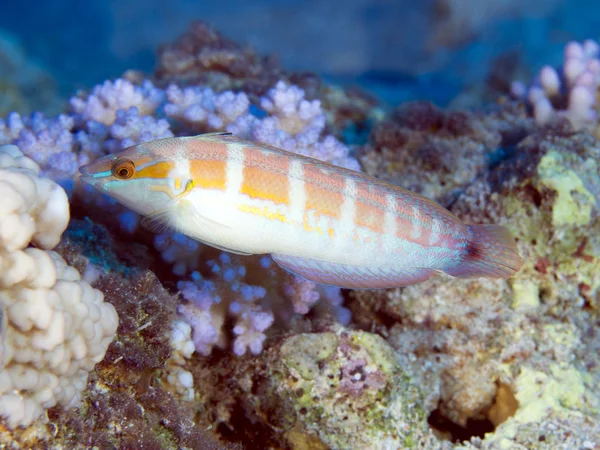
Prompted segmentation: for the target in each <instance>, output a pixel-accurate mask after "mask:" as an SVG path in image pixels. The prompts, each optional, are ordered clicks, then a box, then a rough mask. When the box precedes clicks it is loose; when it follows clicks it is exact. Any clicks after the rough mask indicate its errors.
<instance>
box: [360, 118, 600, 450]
mask: <svg viewBox="0 0 600 450" xmlns="http://www.w3.org/2000/svg"><path fill="white" fill-rule="evenodd" d="M514 123H518V121H514ZM599 163H600V146H599V145H598V143H597V142H596V141H595V140H594V139H593V138H592V137H591V136H589V135H587V134H585V133H574V132H573V131H572V129H571V128H570V127H568V126H566V127H565V126H563V127H560V126H559V127H551V128H546V129H540V130H537V131H536V132H533V133H531V134H530V135H529V136H527V137H526V138H525V139H522V140H521V141H520V142H519V143H518V144H517V146H516V149H515V152H514V154H513V156H512V157H511V158H509V159H507V160H505V161H503V162H501V163H500V164H499V165H498V166H497V167H496V168H495V170H493V171H488V172H487V173H486V174H485V175H484V176H482V177H479V179H477V180H476V181H475V182H473V183H471V184H470V185H469V186H468V187H467V188H466V189H465V192H464V194H463V195H461V196H459V197H458V198H457V199H456V201H455V202H453V204H452V206H451V209H452V211H453V212H454V213H456V214H457V215H458V216H459V217H460V218H461V219H462V220H464V221H465V222H467V223H487V222H494V223H498V224H503V225H506V226H508V227H510V229H511V230H512V232H513V233H514V235H515V237H516V238H517V240H518V243H519V250H520V253H521V255H522V256H523V257H524V259H525V261H527V262H526V264H525V266H524V268H523V269H522V270H521V271H520V272H519V273H518V274H517V275H515V276H514V277H513V278H511V279H510V280H507V281H490V280H473V281H459V280H456V279H449V278H448V279H443V278H441V279H437V280H431V281H429V282H426V283H423V284H421V285H416V286H410V287H407V288H404V289H398V290H391V291H388V292H385V293H378V294H374V293H367V292H353V293H351V297H353V299H354V301H353V302H352V303H351V305H350V307H351V309H352V311H353V312H354V313H355V315H354V316H355V317H357V318H358V317H361V318H363V320H364V326H369V327H373V326H381V327H384V326H386V325H387V324H390V323H394V322H395V323H396V324H395V325H393V326H392V327H391V329H387V328H388V327H386V329H387V331H386V333H389V338H388V341H389V342H390V343H391V344H392V346H394V348H395V349H397V353H398V355H399V356H400V358H401V360H402V361H405V362H406V364H407V365H412V367H414V369H415V370H419V371H422V373H423V378H422V381H423V383H425V385H426V386H428V388H426V390H427V391H428V392H430V393H431V394H430V397H429V398H428V399H427V402H428V404H429V405H430V406H429V409H430V410H434V409H435V414H434V415H433V417H432V419H434V420H433V423H436V424H438V425H440V424H441V425H442V427H443V428H445V429H446V430H452V433H453V435H454V436H455V438H457V437H459V438H461V439H462V438H463V437H464V436H469V433H470V434H471V435H477V434H479V435H480V436H481V437H483V433H484V432H486V431H492V430H494V428H495V429H496V432H495V433H494V434H492V435H490V437H489V438H486V439H483V440H482V441H481V444H480V448H496V445H509V446H510V445H517V444H519V445H522V446H525V447H527V446H528V444H530V443H531V438H532V436H531V433H532V428H531V423H532V422H538V423H539V422H541V423H546V424H550V423H551V424H553V426H555V427H556V429H557V430H561V431H560V432H564V433H567V432H568V429H569V428H570V427H571V426H576V427H577V430H578V431H577V436H573V437H571V438H569V439H570V442H571V446H569V445H567V447H568V448H584V444H583V443H585V442H588V445H589V443H590V442H591V443H594V442H596V439H597V436H598V416H599V410H598V405H599V404H600V403H599V402H600V393H599V392H598V390H597V388H596V387H594V381H593V380H594V379H597V377H598V376H599V373H598V369H599V367H600V360H598V353H597V351H596V350H595V349H597V347H598V343H599V341H598V339H599V338H600V336H599V335H598V329H597V321H598V317H599V313H600V311H599V310H598V300H597V299H598V283H599V278H598V261H599V260H600V247H598V244H599V242H598V240H597V236H599V235H600V229H599V228H598V227H599V226H600V222H599V219H598V206H599V205H598V204H597V200H596V199H597V198H598V189H599V188H600V185H599V184H598V179H597V177H596V176H595V175H594V174H595V173H597V167H598V164H599ZM451 176H453V175H451ZM378 297H379V299H378ZM378 323H379V325H375V324H378ZM424 368H425V369H424ZM567 379H568V380H570V381H566V380H567ZM563 383H566V384H568V385H569V386H570V388H569V389H568V390H567V391H565V392H561V391H560V389H555V388H554V387H552V386H555V387H557V386H559V385H561V384H563ZM567 397H568V398H567ZM500 403H503V404H504V407H503V408H504V412H501V413H499V411H501V410H502V409H501V408H500ZM511 405H512V406H511ZM580 414H584V415H585V416H586V417H587V418H588V420H587V421H581V420H580ZM444 421H449V422H450V424H449V423H447V422H446V423H444ZM571 423H577V425H571ZM547 426H551V425H547ZM538 437H539V438H540V440H539V441H538V443H536V445H538V446H541V447H542V448H551V447H552V446H551V445H550V444H547V443H546V444H541V442H545V440H548V437H547V436H544V433H543V432H541V431H540V432H539V435H538ZM502 442H504V443H503V444H501V443H502ZM548 445H549V447H546V446H548ZM478 448H479V447H478ZM536 448H537V447H536ZM591 448H593V447H591Z"/></svg>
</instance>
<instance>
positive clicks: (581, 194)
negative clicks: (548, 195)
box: [537, 150, 596, 226]
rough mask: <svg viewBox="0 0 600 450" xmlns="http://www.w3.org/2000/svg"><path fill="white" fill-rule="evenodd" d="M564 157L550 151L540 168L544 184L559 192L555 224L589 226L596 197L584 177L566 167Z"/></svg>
mask: <svg viewBox="0 0 600 450" xmlns="http://www.w3.org/2000/svg"><path fill="white" fill-rule="evenodd" d="M563 159H564V158H563V156H562V155H561V154H560V153H558V152H557V151H554V150H553V151H550V152H548V153H547V154H546V155H545V156H544V157H543V158H542V160H541V161H540V163H539V165H538V168H537V170H538V175H539V176H540V178H541V181H542V184H543V185H544V186H546V187H547V188H549V189H552V190H553V191H555V192H556V193H557V198H556V202H555V203H554V207H553V209H552V223H553V224H554V225H555V226H562V225H586V224H587V223H588V222H589V221H590V218H591V213H592V208H593V207H594V205H595V204H596V199H595V198H594V196H593V195H592V194H591V193H590V192H589V191H588V190H587V189H586V188H585V186H584V185H583V182H582V181H581V178H579V177H578V176H577V174H576V173H575V172H574V171H572V170H570V169H567V168H566V167H565V165H564V160H563Z"/></svg>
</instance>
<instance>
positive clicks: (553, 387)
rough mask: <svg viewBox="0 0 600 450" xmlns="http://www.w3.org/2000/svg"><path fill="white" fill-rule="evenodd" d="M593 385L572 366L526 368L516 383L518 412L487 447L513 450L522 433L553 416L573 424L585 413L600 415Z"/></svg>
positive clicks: (522, 370)
mask: <svg viewBox="0 0 600 450" xmlns="http://www.w3.org/2000/svg"><path fill="white" fill-rule="evenodd" d="M592 385H593V379H592V376H591V375H590V374H588V373H585V372H581V371H580V370H578V369H577V368H576V367H574V366H572V365H568V364H559V363H553V364H551V365H550V367H549V368H548V370H546V371H541V370H537V369H535V368H532V367H523V368H522V369H521V371H520V374H519V376H518V377H517V379H516V382H515V388H516V394H515V395H516V398H517V401H518V402H519V408H518V409H517V412H516V413H515V415H514V416H513V417H511V418H510V419H509V420H507V421H506V422H505V423H503V424H502V425H500V426H499V427H498V428H497V429H496V431H495V432H494V434H492V435H488V438H487V439H486V441H487V444H488V446H489V444H491V443H494V444H496V446H497V448H507V449H508V448H514V447H513V446H514V437H515V436H516V434H517V433H518V432H519V431H520V430H523V429H527V427H529V425H534V427H535V424H539V423H542V422H544V421H545V420H548V417H550V416H553V417H562V418H563V420H570V419H569V418H573V417H583V416H584V415H585V414H586V413H590V414H592V415H596V414H598V412H599V407H600V405H599V404H598V402H597V400H598V399H597V397H595V396H590V395H589V391H590V386H592ZM493 448H496V447H493ZM544 448H546V447H544Z"/></svg>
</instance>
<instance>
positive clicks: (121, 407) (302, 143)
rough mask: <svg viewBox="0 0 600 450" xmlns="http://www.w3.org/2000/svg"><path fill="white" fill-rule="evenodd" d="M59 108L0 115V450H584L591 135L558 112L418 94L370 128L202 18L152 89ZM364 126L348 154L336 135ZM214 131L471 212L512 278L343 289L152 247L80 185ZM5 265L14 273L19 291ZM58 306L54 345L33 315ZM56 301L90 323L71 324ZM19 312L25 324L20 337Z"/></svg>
mask: <svg viewBox="0 0 600 450" xmlns="http://www.w3.org/2000/svg"><path fill="white" fill-rule="evenodd" d="M581 48H582V49H584V47H581ZM584 53H585V52H584ZM588 53H589V52H588ZM586 54H587V53H586ZM590 55H591V53H590ZM575 56H576V55H575ZM580 56H581V55H580ZM588 56H589V55H588ZM591 58H592V59H594V58H595V57H594V56H592V57H591ZM584 59H585V58H584ZM588 60H589V58H588ZM588 60H586V61H587V62H585V64H588V62H589V61H588ZM579 62H582V60H581V58H580V61H579ZM587 69H589V70H593V69H594V65H593V64H591V67H588V68H587ZM587 69H586V70H587ZM544 83H546V85H547V81H544ZM588 87H589V86H588ZM586 92H587V91H586ZM588 93H589V92H588ZM560 95H562V96H565V95H568V94H567V93H566V92H561V94H560ZM564 104H566V103H563V105H564ZM588 106H590V105H588ZM553 107H555V108H559V107H561V106H560V105H558V104H556V105H555V106H553ZM70 108H71V109H70V110H69V112H68V113H67V114H65V115H62V116H58V117H46V116H42V115H39V114H34V115H32V116H21V115H17V114H12V115H10V116H8V117H7V118H6V119H5V120H2V122H0V140H1V142H2V143H5V144H16V145H17V146H18V147H19V148H20V149H21V150H20V151H22V152H23V153H25V156H27V157H29V158H31V159H29V158H27V157H24V156H23V155H22V154H21V153H20V152H19V151H18V150H16V148H15V147H12V146H9V147H5V148H6V149H8V150H5V151H4V152H5V153H6V155H2V156H0V167H5V166H10V167H9V168H8V169H6V168H4V169H2V170H0V191H1V190H2V189H8V190H10V195H8V194H7V196H4V195H3V197H2V198H11V199H12V198H14V199H16V200H15V203H14V204H13V203H6V202H2V203H1V204H0V268H2V269H3V270H1V271H0V273H2V276H0V299H2V302H3V306H4V308H5V311H6V315H5V317H6V321H5V322H3V323H2V324H1V325H2V327H3V328H2V333H3V334H0V337H1V338H2V344H3V347H2V350H3V355H2V357H3V359H2V361H3V363H4V366H3V368H2V370H0V381H1V383H0V385H1V386H0V389H2V392H6V393H7V395H13V394H11V393H8V391H9V390H11V391H14V389H19V390H21V392H20V395H21V398H22V399H25V400H23V402H24V403H23V405H24V406H23V407H22V408H21V409H20V410H19V409H18V408H14V407H13V406H14V404H15V403H11V402H14V398H13V397H10V398H8V399H6V400H5V399H4V397H3V395H4V394H1V393H0V413H1V414H2V415H3V416H6V417H4V421H3V422H2V425H0V442H1V443H2V445H5V446H6V447H7V448H24V447H33V448H44V447H51V446H61V445H62V446H64V447H66V448H78V447H94V446H96V447H98V448H151V449H152V448H207V449H210V448H215V449H216V448H230V447H233V448H239V445H245V446H247V447H248V448H256V447H258V448H292V449H298V450H299V449H307V448H315V449H321V448H323V449H325V448H331V449H362V448H382V449H383V448H386V449H387V448H428V449H434V450H435V449H444V450H445V449H459V448H460V449H475V448H479V449H499V448H534V449H537V448H539V449H549V448H582V449H594V448H598V445H599V443H598V436H599V435H600V429H599V419H600V392H599V390H598V382H597V381H598V379H599V378H600V358H599V356H598V355H599V354H600V328H599V326H598V324H599V320H600V278H599V275H598V274H599V273H600V267H599V264H600V229H599V228H600V216H599V214H598V208H599V207H600V205H599V204H598V199H599V198H600V183H599V181H598V176H597V174H598V170H599V165H600V145H599V144H598V141H597V140H596V138H595V137H594V132H595V128H594V127H593V126H588V125H585V126H577V124H576V123H575V122H573V121H572V120H571V119H569V120H561V117H563V116H565V117H567V118H568V114H566V115H565V114H562V113H558V112H557V113H556V114H554V113H553V114H554V115H556V119H557V120H554V119H552V120H549V121H546V122H544V123H541V122H540V121H539V120H538V117H537V115H536V116H535V117H530V115H529V111H528V110H527V108H525V107H524V105H523V103H522V102H517V101H511V100H510V99H504V100H503V101H502V102H499V103H498V104H497V105H495V106H494V107H492V108H489V109H488V110H485V111H480V112H468V113H467V112H463V111H442V110H441V109H439V108H437V107H435V106H433V105H431V104H428V103H424V102H418V103H411V104H406V105H402V106H400V107H399V108H397V109H396V110H395V111H393V112H392V113H391V114H390V115H389V116H388V117H387V118H386V119H385V120H383V121H381V122H379V123H378V122H377V119H378V118H379V117H380V116H381V114H380V112H379V111H377V109H376V108H375V107H374V105H373V103H371V102H370V101H369V100H368V99H366V98H365V97H363V96H360V95H356V94H353V93H349V92H348V91H345V90H342V89H339V88H334V87H329V86H327V85H325V84H324V83H323V82H321V81H319V80H317V79H316V78H315V77H313V76H308V75H298V74H289V73H287V72H285V71H283V70H282V69H281V68H279V67H278V66H277V65H276V64H275V63H274V62H273V60H271V59H268V58H267V59H265V58H261V57H259V56H257V55H256V54H254V53H253V52H252V51H251V50H246V49H242V48H241V47H239V46H238V45H237V44H235V43H233V42H230V41H228V40H226V39H225V38H223V37H222V36H220V35H219V34H218V33H216V32H215V31H214V30H211V29H210V28H208V27H207V26H205V25H203V24H195V25H193V26H192V28H191V30H190V32H189V33H188V34H187V35H185V36H184V37H183V38H182V39H180V40H179V41H178V42H176V43H175V44H172V45H169V46H165V47H164V48H163V49H162V50H161V52H160V55H159V68H158V70H157V73H156V74H155V77H154V78H153V79H150V78H148V77H145V76H143V75H141V74H139V73H134V72H130V73H127V74H125V75H123V77H121V78H119V79H117V80H114V81H107V82H105V83H103V84H101V85H99V86H97V87H96V88H94V89H92V91H91V92H90V93H83V92H82V93H79V94H77V96H75V97H73V99H72V100H71V102H70ZM534 109H535V108H534ZM578 111H579V112H581V111H583V110H582V109H578ZM586 111H588V112H589V108H588V109H587V110H586ZM586 114H587V113H586ZM580 117H583V116H580ZM585 117H588V118H590V117H592V116H590V115H586V116H585ZM594 120H595V119H594ZM370 121H373V128H372V130H371V133H370V137H369V140H368V142H367V143H366V144H365V145H364V146H362V147H361V148H360V149H356V148H355V146H354V145H352V144H353V143H355V142H354V141H352V139H351V138H350V137H349V136H350V135H351V134H352V133H350V132H349V131H348V130H353V131H352V132H355V131H357V130H364V129H365V128H367V127H368V125H367V123H368V122H370ZM586 124H587V122H586ZM220 129H226V130H229V131H230V132H233V133H234V134H236V135H238V136H242V137H245V138H248V139H253V140H256V141H259V142H263V143H267V144H271V145H276V146H279V147H283V148H286V149H288V150H290V151H294V152H298V153H301V154H305V155H309V156H313V157H316V158H319V159H322V160H325V161H329V162H332V163H334V164H338V165H342V166H345V167H349V168H354V169H362V170H364V171H366V172H367V173H370V174H372V175H375V176H377V177H379V178H382V179H384V180H386V181H389V182H391V183H394V184H398V185H400V186H403V187H406V188H409V189H412V190H414V191H417V192H420V193H423V194H424V195H426V196H428V197H431V198H434V199H436V200H438V201H440V202H442V203H443V204H444V205H446V206H447V207H449V208H450V209H451V210H452V211H453V212H454V213H455V214H457V215H458V216H459V217H460V218H461V219H463V220H464V221H465V222H467V223H473V224H477V223H496V224H499V225H505V226H507V227H508V228H509V229H510V230H511V231H512V232H513V234H514V235H515V237H516V239H517V240H518V246H519V251H520V253H521V255H522V256H523V258H524V260H525V265H524V267H523V269H522V270H521V271H520V272H519V273H518V274H517V275H515V276H514V277H513V278H511V279H510V280H487V279H472V280H460V279H454V278H450V277H446V276H442V277H436V278H433V279H431V280H429V281H427V282H425V283H422V284H419V285H415V286H409V287H406V288H402V289H392V290H387V291H366V290H365V291H341V290H340V289H337V288H331V287H324V286H318V285H316V284H315V283H311V282H307V281H305V280H302V279H300V278H297V277H295V276H293V275H290V274H288V273H285V272H284V271H283V270H281V269H279V268H278V267H277V266H276V265H275V264H273V263H272V261H271V259H270V258H269V257H268V256H240V255H231V254H228V253H225V252H222V251H219V250H216V249H213V248H209V247H206V246H203V245H201V244H199V243H197V242H195V241H192V240H191V239H189V238H187V237H185V236H182V235H178V234H173V233H171V232H164V233H161V234H158V235H152V234H151V233H149V232H148V231H146V230H143V229H142V228H141V227H139V226H138V224H139V217H137V216H136V215H135V214H132V213H130V212H128V211H127V210H125V209H124V208H123V207H122V206H119V205H117V204H116V203H115V202H112V201H110V200H109V199H107V198H106V197H103V196H101V195H99V194H95V193H92V192H90V191H89V190H86V189H85V188H83V187H81V186H80V185H79V183H78V182H77V180H76V168H77V166H78V165H79V164H81V163H82V162H87V161H89V160H92V159H94V158H97V157H98V156H100V155H103V154H107V153H110V152H114V151H117V150H119V149H121V148H123V147H125V146H128V145H131V144H135V143H138V142H144V141H147V140H151V139H156V138H159V137H167V136H177V135H184V134H185V135H190V134H193V133H200V132H205V131H216V130H220ZM7 155H8V156H7ZM32 159H34V160H35V162H34V161H32ZM359 161H360V163H361V165H359ZM38 164H39V168H38ZM40 170H41V172H39V171H40ZM39 173H41V174H44V175H47V176H49V177H51V178H53V179H54V180H56V181H60V182H61V183H62V184H63V185H65V186H68V187H69V189H68V193H69V194H70V202H71V203H70V205H71V209H70V211H71V216H72V218H71V221H70V225H69V227H68V228H67V230H66V232H65V233H64V234H63V236H62V238H60V235H61V233H62V232H63V231H64V229H65V226H66V225H67V221H68V211H69V210H68V209H67V197H66V194H65V192H64V191H63V190H62V189H60V188H59V187H58V186H57V185H56V184H55V183H54V182H51V181H50V180H48V179H45V178H41V177H39V176H38V174H39ZM7 192H8V191H7ZM31 192H33V193H34V194H35V195H34V194H32V193H31ZM11 208H12V209H11ZM19 208H21V209H19ZM15 211H17V212H16V213H15ZM59 239H60V244H58V246H56V248H55V249H54V251H55V252H56V253H50V252H49V251H48V250H47V249H49V248H52V247H54V246H55V245H56V244H57V242H58V241H59ZM7 242H8V243H10V245H9V244H7ZM11 246H12V247H11ZM15 253H16V254H18V255H20V256H19V258H20V259H19V260H18V261H17V260H16V259H15V257H13V256H10V255H12V254H15ZM6 255H9V256H6ZM50 255H51V256H50ZM59 255H60V256H59ZM15 261H16V263H15ZM7 264H8V265H14V264H16V265H18V264H25V266H26V267H25V266H24V267H25V268H27V269H28V270H27V271H25V272H23V273H21V275H20V276H21V278H20V279H19V280H17V281H15V280H14V279H9V278H11V277H15V276H17V275H19V271H18V270H14V269H10V270H6V269H5V266H6V265H7ZM67 264H69V265H70V266H67ZM38 266H39V267H38ZM11 267H12V266H11ZM38 269H39V275H40V276H38V277H35V276H32V275H31V274H33V273H34V272H35V273H37V272H36V271H38ZM76 272H79V273H82V275H81V278H82V279H79V276H78V275H76ZM28 273H29V275H27V274H28ZM48 274H50V275H52V276H49V275H48ZM57 277H58V279H59V281H56V279H57ZM61 277H62V279H61ZM3 280H4V281H3ZM6 280H8V282H7V281H6ZM11 280H12V281H11ZM2 283H4V284H2ZM23 283H25V284H23ZM36 283H37V284H36ZM40 283H41V284H40ZM44 283H45V284H44ZM9 284H10V286H9ZM25 285H27V286H25ZM59 285H60V286H62V287H60V288H59V287H57V286H59ZM90 285H91V286H92V287H90ZM7 286H8V287H7ZM24 286H25V287H24ZM53 286H54V287H53ZM75 286H79V288H76V287H75ZM34 288H35V293H34V292H33V291H34ZM27 289H28V291H27V292H28V294H27V295H28V297H27V296H26V297H27V298H25V297H23V296H21V297H19V295H21V294H18V295H17V293H18V292H21V291H25V290H27ZM98 291H101V292H102V293H103V294H104V299H105V301H104V302H103V303H102V302H101V301H100V300H101V297H100V294H99V293H98ZM48 292H54V294H48ZM55 294H56V295H55ZM50 295H51V296H52V302H47V303H48V304H49V305H50V306H51V307H54V308H55V309H56V311H54V313H53V315H52V317H55V316H56V317H62V318H63V319H62V320H63V323H64V324H65V325H68V326H69V327H70V328H68V334H64V335H61V334H60V333H56V332H55V331H56V330H55V329H54V328H52V327H49V326H48V324H47V322H43V320H41V319H40V316H41V315H40V314H39V312H40V311H42V309H41V306H44V304H43V299H44V298H45V296H50ZM17 300H18V301H17ZM33 301H36V302H38V303H39V304H40V305H41V306H40V309H39V310H35V309H32V308H30V306H31V305H30V304H29V303H31V302H33ZM36 304H37V303H36ZM82 305H85V306H86V307H83V306H82ZM110 305H112V306H110ZM46 306H48V305H45V306H44V307H46ZM94 306H96V307H94ZM51 309H52V308H51ZM71 309H73V311H77V313H78V314H79V313H81V314H82V315H83V316H82V317H84V319H83V320H76V319H75V318H73V317H67V316H71V315H74V313H73V314H72V313H70V312H69V311H71ZM99 311H102V314H100V313H99ZM115 311H116V313H117V314H118V316H119V325H118V328H117V329H116V333H115V330H114V328H115V327H116V315H115ZM19 314H20V315H19ZM86 314H88V315H89V316H90V317H86V316H85V315H86ZM77 317H79V316H77ZM46 319H47V317H46ZM112 319H114V320H112ZM19 320H21V321H19ZM27 320H29V321H30V322H31V323H32V324H33V325H34V326H35V327H37V328H36V332H34V333H30V335H28V334H27V333H28V331H29V330H30V329H31V328H29V329H27V327H26V325H28V324H29V322H28V323H25V322H26V321H27ZM57 320H59V319H57ZM105 320H106V321H105ZM57 323H58V322H57ZM94 323H95V325H94ZM19 327H20V328H19ZM82 330H83V331H82ZM89 330H93V331H94V333H92V332H90V331H89ZM38 331H39V333H38ZM36 333H38V334H36ZM11 336H12V337H11ZM17 337H18V338H17ZM49 337H52V338H56V339H49ZM113 337H114V339H113ZM46 338H48V339H46ZM58 338H61V339H58ZM110 341H112V343H111V344H110V345H108V344H109V342H110ZM40 342H41V343H42V344H44V343H45V345H48V344H49V343H55V344H56V345H58V346H59V347H60V346H62V347H61V349H62V350H61V351H53V350H52V349H49V350H48V349H47V351H46V352H45V353H44V355H43V356H42V355H40V353H39V352H38V353H35V354H33V353H32V352H26V351H24V352H21V353H20V354H21V355H33V356H32V358H34V359H35V361H34V360H33V359H31V361H24V362H23V361H17V360H16V359H15V358H16V356H15V355H17V353H16V352H14V351H13V350H11V348H12V347H11V345H13V343H15V347H18V348H20V349H21V348H25V347H31V348H34V349H37V348H38V347H39V344H40ZM17 344H18V345H17ZM36 346H38V347H36ZM107 346H108V348H107ZM39 348H42V347H39ZM36 351H37V350H36ZM103 356H104V357H103ZM59 357H60V358H59ZM59 359H60V360H61V361H63V362H64V364H63V365H60V364H58V365H53V364H51V363H54V362H55V361H56V360H59ZM100 359H102V361H100ZM29 363H31V364H29ZM96 363H98V364H96ZM18 364H27V367H24V368H22V369H23V370H21V369H20V368H19V367H17V366H18ZM94 364H96V365H95V367H94ZM64 367H66V369H61V368H64ZM32 368H35V369H37V370H46V371H47V372H49V373H51V374H52V375H54V376H55V377H56V378H60V379H61V380H62V381H59V382H54V384H52V386H53V387H54V388H55V390H54V391H52V396H51V397H49V396H47V391H43V392H42V390H40V392H35V391H33V390H32V389H33V388H32V387H31V386H32V385H33V384H35V383H33V382H32V380H33V381H35V380H37V378H35V376H34V375H32V373H33V372H31V370H30V369H32ZM19 370H20V372H19ZM60 370H66V372H60ZM57 373H58V375H57ZM7 374H8V375H9V376H8V377H7ZM11 374H12V375H15V374H17V375H18V376H17V375H15V376H14V377H11V376H10V375H11ZM61 377H62V378H61ZM13 379H14V380H15V381H14V383H15V384H14V385H13V384H10V385H9V384H6V385H5V383H7V380H11V381H10V382H11V383H13V381H12V380H13ZM86 380H87V383H86ZM38 381H40V386H41V387H42V388H44V387H47V385H46V384H44V383H41V381H44V380H42V377H41V376H40V377H39V380H38ZM44 382H45V381H44ZM19 383H21V384H19ZM24 394H25V395H24ZM29 394H31V395H29ZM32 399H33V400H35V401H36V402H38V403H36V405H37V406H39V408H37V407H36V408H37V409H35V408H33V406H31V405H32V403H31V402H29V401H30V400H32ZM75 404H78V405H79V408H77V409H70V410H69V409H66V408H64V406H73V405H75ZM3 405H4V406H3ZM27 405H30V406H27ZM9 407H11V408H10V411H9ZM46 410H47V413H46V414H47V416H46V417H43V418H42V419H43V420H35V421H34V419H36V418H37V417H38V416H39V415H42V414H43V413H44V412H45V411H46ZM15 411H17V413H15ZM19 411H20V412H22V414H21V415H18V412H19ZM9 413H10V414H9ZM18 425H23V426H25V427H18ZM8 427H11V428H12V427H17V428H16V429H14V430H10V429H9V428H8Z"/></svg>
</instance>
